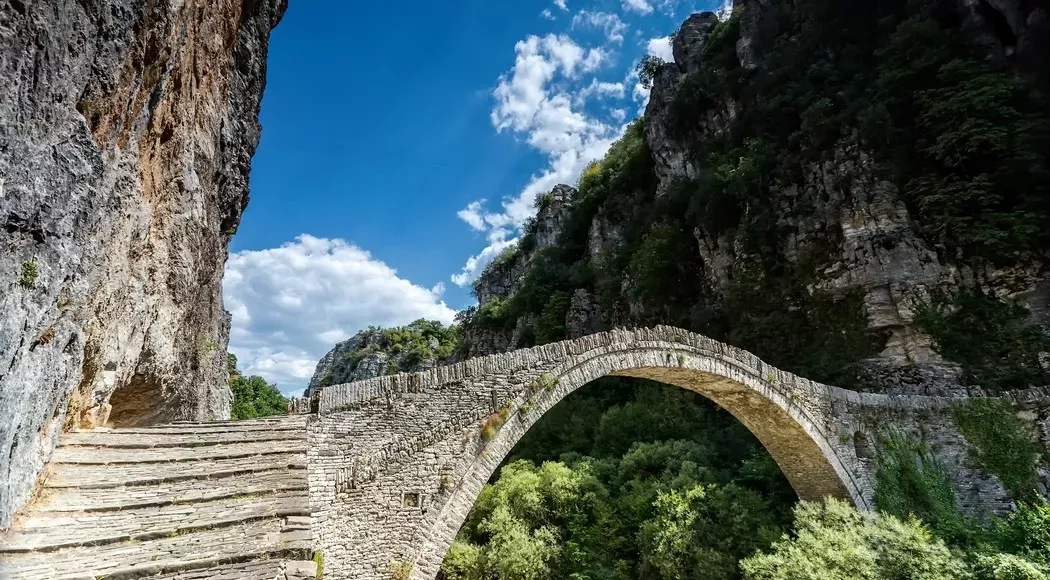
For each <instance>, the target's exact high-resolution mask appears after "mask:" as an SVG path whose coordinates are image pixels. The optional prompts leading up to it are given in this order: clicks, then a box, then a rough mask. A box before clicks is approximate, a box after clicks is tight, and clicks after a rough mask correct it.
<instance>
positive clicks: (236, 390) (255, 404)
mask: <svg viewBox="0 0 1050 580" xmlns="http://www.w3.org/2000/svg"><path fill="white" fill-rule="evenodd" d="M230 388H231V389H232V390H233V411H232V413H231V418H232V419H256V418H258V417H269V416H272V415H285V414H287V413H288V407H287V401H286V400H285V398H284V395H282V394H281V391H279V390H277V386H276V385H272V384H269V383H267V382H266V380H265V379H263V378H262V377H259V376H251V377H244V376H240V375H238V376H237V377H236V378H235V379H234V380H233V383H232V384H231V385H230Z"/></svg>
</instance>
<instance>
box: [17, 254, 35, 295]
mask: <svg viewBox="0 0 1050 580" xmlns="http://www.w3.org/2000/svg"><path fill="white" fill-rule="evenodd" d="M38 274H39V272H38V270H37V266H36V260H27V261H25V262H22V276H21V278H20V279H19V280H18V283H19V284H21V285H22V287H23V288H27V289H32V288H35V287H36V279H37V276H38Z"/></svg>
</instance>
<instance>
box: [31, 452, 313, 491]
mask: <svg viewBox="0 0 1050 580" xmlns="http://www.w3.org/2000/svg"><path fill="white" fill-rule="evenodd" d="M274 469H306V454H305V453H275V454H272V455H260V456H251V457H236V458H232V459H208V460H203V461H186V462H172V463H117V464H111V465H78V464H65V465H57V466H54V467H52V471H51V473H50V475H49V476H48V477H47V479H46V480H45V482H44V487H45V488H51V489H54V488H66V487H76V488H84V489H92V488H96V489H97V488H113V487H122V486H129V485H149V484H156V483H165V482H167V483H171V482H176V481H187V480H191V479H201V478H208V477H210V478H212V479H216V478H220V477H232V476H234V475H238V474H242V473H252V472H258V471H270V470H274Z"/></svg>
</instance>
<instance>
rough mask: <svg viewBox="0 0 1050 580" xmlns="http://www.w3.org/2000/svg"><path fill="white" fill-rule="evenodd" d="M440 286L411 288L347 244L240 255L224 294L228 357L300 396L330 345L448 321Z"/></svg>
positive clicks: (304, 242)
mask: <svg viewBox="0 0 1050 580" xmlns="http://www.w3.org/2000/svg"><path fill="white" fill-rule="evenodd" d="M443 291H444V285H443V284H440V283H439V284H437V285H435V286H434V287H433V288H431V289H427V288H424V287H422V286H419V285H416V284H413V283H412V282H410V281H408V280H405V279H404V278H401V277H399V276H398V275H397V272H396V271H395V270H393V269H392V268H390V267H389V266H387V265H386V264H384V263H383V262H381V261H379V260H377V259H375V258H374V257H372V255H371V254H369V253H368V252H367V251H365V250H362V249H361V248H358V247H357V246H355V245H353V244H351V243H348V242H346V241H344V240H338V239H326V238H315V237H313V236H310V235H306V234H303V235H301V236H299V237H298V238H296V239H295V241H294V242H288V243H286V244H284V245H282V246H281V247H279V248H270V249H266V250H258V251H243V252H237V253H235V254H232V255H231V256H230V259H229V260H228V261H227V262H226V276H225V278H224V279H223V293H224V296H225V302H226V308H227V310H229V311H230V313H231V314H232V315H233V323H232V329H231V332H230V352H232V353H234V354H235V355H237V358H238V364H239V366H240V369H241V371H242V372H244V373H245V374H257V375H260V376H262V377H264V378H266V380H268V381H271V382H276V383H277V386H278V387H279V388H280V389H281V390H282V391H284V392H285V393H290V392H293V391H296V392H301V391H302V389H303V388H304V387H305V386H306V383H307V382H309V380H310V377H311V376H312V375H313V371H314V366H315V365H316V364H317V361H318V359H320V358H321V356H323V355H324V354H325V353H326V352H328V350H330V349H331V348H332V346H333V345H334V344H335V343H336V342H338V341H340V340H344V339H346V338H349V337H350V336H353V334H354V333H356V332H357V331H358V330H360V329H362V328H365V327H367V326H369V325H372V324H374V325H380V326H391V325H402V324H407V323H409V322H411V321H413V320H416V319H419V318H427V319H430V320H440V321H441V322H444V323H451V322H452V319H453V317H454V315H455V311H453V310H452V309H451V308H449V307H448V306H446V305H445V303H444V302H443V301H442V300H441V293H442V292H443Z"/></svg>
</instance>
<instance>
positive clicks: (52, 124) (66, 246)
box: [0, 0, 285, 528]
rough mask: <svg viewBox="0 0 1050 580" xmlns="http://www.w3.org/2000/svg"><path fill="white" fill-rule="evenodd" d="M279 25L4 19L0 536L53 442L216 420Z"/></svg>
mask: <svg viewBox="0 0 1050 580" xmlns="http://www.w3.org/2000/svg"><path fill="white" fill-rule="evenodd" d="M284 7H285V2H284V0H260V1H255V0H252V1H247V0H219V1H214V2H213V1H208V2H204V1H200V0H187V1H184V2H182V1H180V2H168V3H158V2H143V1H140V0H101V1H99V2H88V3H84V2H77V1H74V0H57V1H54V2H11V3H9V4H5V5H4V7H3V9H0V54H3V55H4V58H3V59H2V60H0V85H2V86H3V87H4V90H3V91H2V92H0V181H2V183H3V185H2V186H0V188H2V192H3V193H2V194H0V224H3V227H2V228H0V368H3V369H4V372H3V373H2V374H0V424H2V425H4V428H3V429H0V528H3V527H6V526H7V524H8V523H9V521H10V519H11V517H12V515H13V513H14V510H15V509H16V508H17V507H18V506H19V505H21V504H22V503H23V502H24V501H25V500H26V499H28V497H29V494H30V492H31V490H32V485H33V481H34V480H35V479H36V475H37V473H38V472H39V470H40V468H41V466H42V465H43V463H44V462H45V460H46V457H47V456H48V454H49V453H50V451H51V449H52V447H53V446H54V444H55V436H56V434H57V433H58V431H59V430H60V429H61V428H62V425H63V423H64V422H67V421H68V423H69V424H71V425H83V426H94V425H102V424H106V423H112V424H117V425H136V424H144V423H148V422H153V421H163V420H172V419H179V418H199V419H204V418H212V419H217V418H223V417H227V416H228V415H229V409H230V393H229V389H228V388H227V387H226V379H227V376H226V359H225V346H226V343H227V335H228V331H229V319H228V315H227V314H226V313H225V312H224V310H223V306H222V299H221V295H220V283H221V279H222V275H223V263H224V261H225V258H226V255H227V245H228V243H229V239H230V234H231V233H232V232H233V230H235V229H236V227H237V224H238V222H239V220H240V216H241V211H242V210H243V209H244V206H245V204H246V203H247V199H248V170H249V166H250V160H251V156H252V154H253V152H254V150H255V147H256V145H257V143H258V140H259V131H260V127H259V123H258V119H257V115H258V111H259V103H260V100H261V98H262V92H263V85H264V77H265V68H266V50H267V42H268V38H269V34H270V30H271V29H272V28H273V27H274V26H275V25H276V24H277V22H278V20H279V19H280V17H281V15H282V13H283V11H284ZM34 270H35V274H34V275H28V276H23V274H22V273H23V272H24V271H26V272H29V273H32V271H34ZM74 391H75V392H74Z"/></svg>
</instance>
